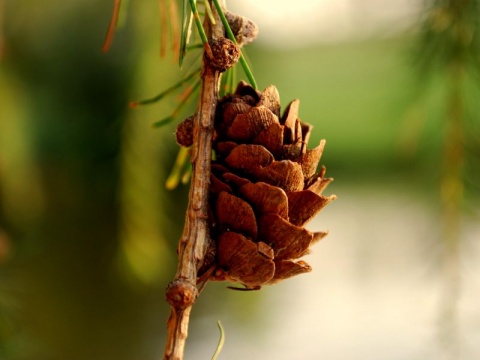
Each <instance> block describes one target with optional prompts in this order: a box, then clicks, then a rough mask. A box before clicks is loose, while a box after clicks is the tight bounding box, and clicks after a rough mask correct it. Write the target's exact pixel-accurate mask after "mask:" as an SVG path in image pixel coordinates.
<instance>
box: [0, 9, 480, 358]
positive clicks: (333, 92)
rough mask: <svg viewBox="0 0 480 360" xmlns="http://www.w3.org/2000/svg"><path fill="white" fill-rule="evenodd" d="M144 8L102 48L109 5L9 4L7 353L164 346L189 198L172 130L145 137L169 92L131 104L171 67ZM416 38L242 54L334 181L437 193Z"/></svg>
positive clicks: (433, 94)
mask: <svg viewBox="0 0 480 360" xmlns="http://www.w3.org/2000/svg"><path fill="white" fill-rule="evenodd" d="M154 7H155V4H152V3H151V2H146V1H144V2H131V4H130V9H129V17H128V18H127V22H126V25H125V27H124V28H122V29H121V30H120V31H119V32H118V33H117V34H116V38H115V41H114V44H113V47H112V50H111V51H110V53H108V54H106V55H102V54H101V52H100V49H101V45H102V41H103V36H104V34H105V31H106V27H107V25H108V21H109V17H110V11H111V8H110V4H109V3H108V2H107V3H100V2H96V1H80V0H75V1H68V2H61V1H58V0H47V1H43V2H42V4H41V5H40V4H39V3H38V2H36V1H31V0H30V1H22V2H20V1H8V0H7V1H6V2H5V9H4V13H5V14H6V15H5V21H4V22H5V24H4V25H5V29H4V37H5V52H4V55H3V59H2V60H1V63H0V102H1V106H0V358H1V359H6V360H16V359H28V360H41V359H71V360H75V359H113V358H114V359H117V360H121V359H140V358H141V359H155V358H158V356H159V354H160V353H161V352H162V348H163V341H164V340H163V339H164V331H165V330H164V323H165V321H166V318H167V312H168V311H167V305H166V304H165V303H164V300H163V298H164V295H163V289H164V287H165V285H166V284H167V282H168V281H169V279H170V278H171V277H172V275H173V273H174V271H175V270H174V269H175V265H176V259H175V247H176V242H177V240H178V238H179V236H180V233H181V230H182V227H183V215H184V214H183V213H184V209H185V206H186V197H187V191H188V189H187V188H186V187H180V188H177V189H176V190H173V191H166V190H165V189H164V184H165V181H166V179H167V177H168V174H169V171H170V169H171V167H172V165H173V163H174V160H175V155H176V152H177V147H176V145H175V142H174V137H173V132H174V126H175V125H174V124H172V125H169V126H167V127H164V128H161V129H155V130H154V129H152V128H151V126H150V125H151V124H152V123H153V122H155V121H157V120H159V119H161V118H164V117H165V116H167V114H170V112H171V111H172V109H173V108H174V107H175V105H176V101H177V99H176V98H175V96H174V97H172V98H171V99H169V100H166V101H164V102H162V103H161V104H156V105H152V106H150V107H145V108H138V109H135V110H129V109H128V107H127V104H128V103H129V101H131V100H138V99H141V98H146V97H149V96H151V95H153V94H156V93H159V92H160V91H162V90H164V89H166V88H167V87H168V86H170V85H172V84H173V83H174V82H175V81H176V80H178V79H179V78H180V76H181V74H182V72H181V71H180V70H179V69H177V66H176V59H172V58H168V57H167V58H166V59H159V57H158V41H157V39H158V38H159V35H158V34H157V33H156V30H155V29H157V28H158V26H157V25H158V19H157V17H156V16H157V14H156V11H154V10H153V8H154ZM152 29H153V30H152ZM413 41H414V37H413V36H412V35H411V36H403V37H399V38H396V39H382V40H376V39H372V40H369V41H362V42H354V43H342V44H332V45H324V46H318V47H315V48H309V49H296V50H289V49H288V48H286V49H285V50H273V49H268V48H261V47H258V46H255V45H253V46H251V48H249V52H248V54H249V58H250V60H251V63H252V65H253V72H254V74H255V76H256V79H257V82H258V84H259V87H260V88H265V87H266V86H267V85H269V84H275V85H276V86H277V87H278V89H279V92H280V94H281V98H282V105H283V106H285V105H286V104H287V103H288V102H289V101H290V100H292V99H294V98H300V99H301V108H300V116H301V118H302V120H304V121H306V122H310V123H312V124H313V125H314V126H315V130H314V133H313V137H314V139H313V142H316V141H319V140H320V138H326V139H327V147H326V152H325V154H324V157H323V162H324V163H325V164H326V165H327V168H328V174H329V175H331V176H333V177H335V178H337V180H336V183H338V184H340V185H341V186H342V187H350V186H351V187H355V186H359V185H361V186H371V187H382V186H383V185H384V184H385V183H388V182H401V183H402V182H403V183H405V189H406V190H407V189H408V191H417V192H419V193H421V192H423V193H424V194H425V196H426V197H431V198H434V197H435V196H436V194H435V191H436V190H435V186H432V185H437V184H438V176H439V174H440V172H439V166H438V162H439V159H440V155H439V148H440V146H441V141H442V129H441V127H440V126H439V125H438V123H437V121H436V120H435V119H438V118H441V117H442V115H441V114H442V113H443V112H444V107H443V100H442V98H443V95H444V92H445V86H444V85H443V83H442V79H441V78H440V77H439V76H434V77H433V78H431V79H430V80H428V84H423V85H422V86H425V87H427V88H429V89H431V90H432V91H430V92H425V91H421V90H419V88H421V86H419V83H421V81H419V79H416V78H415V72H414V70H413V65H412V64H413V62H412V58H411V56H410V54H411V50H412V48H413V47H412V43H413ZM196 54H197V53H195V55H192V56H196ZM187 57H188V56H187ZM469 81H470V80H469ZM476 84H477V82H476V79H472V80H471V81H470V82H469V83H468V84H467V86H469V87H470V88H471V89H472V91H471V92H470V93H469V94H476V95H469V96H470V98H469V116H470V118H471V119H474V120H471V121H470V122H469V123H470V124H471V125H470V126H471V132H472V133H476V134H478V132H479V126H480V125H479V123H478V121H475V120H477V119H478V105H477V104H476V102H475V101H476V99H477V98H478V87H477V86H476ZM192 111H193V108H190V109H186V110H185V111H184V113H182V116H187V115H189V113H191V112H192ZM479 146H480V144H479V143H478V138H477V142H474V141H472V142H471V145H470V146H469V147H468V149H469V151H470V155H469V157H468V166H469V169H470V170H469V171H468V178H469V182H470V183H471V184H472V185H473V187H472V188H474V187H475V186H478V185H479V183H478V175H479V174H478V172H479V169H480V165H479V160H478V159H479V154H480V151H479ZM330 191H331V192H335V184H333V186H332V189H331V190H330ZM474 193H475V192H472V194H474ZM340 196H341V194H340ZM215 289H218V290H219V291H215ZM234 296H237V294H236V293H235V294H234V295H232V294H231V293H230V292H226V291H225V290H224V286H223V285H218V284H216V285H214V286H211V287H209V288H208V289H207V291H206V292H205V293H204V294H202V299H201V300H200V301H199V304H198V308H197V309H198V310H196V311H197V312H196V314H198V316H201V315H202V314H205V313H207V312H208V311H211V310H212V308H214V309H217V310H219V309H222V308H223V307H226V306H227V304H229V302H230V301H231V299H232V298H233V297H234ZM242 296H243V295H242ZM260 296H261V295H260V294H253V295H251V296H250V299H254V300H253V301H252V302H251V303H250V304H249V305H248V306H247V307H242V310H241V311H238V312H237V313H238V314H237V315H238V316H239V317H242V316H244V315H245V312H250V311H251V312H255V301H258V299H259V298H260ZM196 316H197V315H196ZM194 326H195V325H194ZM191 336H192V338H193V340H192V341H193V342H194V341H195V335H194V334H193V332H192V335H191ZM227 336H228V334H227ZM213 342H215V341H213Z"/></svg>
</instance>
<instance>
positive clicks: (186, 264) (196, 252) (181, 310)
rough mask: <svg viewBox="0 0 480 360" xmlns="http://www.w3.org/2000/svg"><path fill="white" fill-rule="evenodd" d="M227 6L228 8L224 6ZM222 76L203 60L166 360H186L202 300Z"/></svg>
mask: <svg viewBox="0 0 480 360" xmlns="http://www.w3.org/2000/svg"><path fill="white" fill-rule="evenodd" d="M223 5H224V4H223ZM215 17H216V19H217V21H216V24H215V25H212V24H211V23H210V22H209V20H208V17H207V18H206V20H205V30H206V34H207V36H208V40H209V41H211V40H212V39H215V38H218V37H221V36H223V26H222V24H221V22H220V20H218V14H217V13H216V12H215ZM220 76H221V74H220V72H219V71H218V70H216V69H215V68H214V67H212V66H211V63H210V59H209V57H208V56H206V55H205V52H204V57H203V68H202V74H201V78H202V86H201V90H200V100H199V106H198V109H197V114H196V116H195V117H194V124H193V145H192V153H191V163H192V167H193V171H192V180H191V184H190V193H189V202H188V207H187V212H186V217H185V227H184V230H183V234H182V237H181V239H180V242H179V245H178V257H179V261H178V268H177V273H176V275H175V278H174V280H173V281H172V282H171V283H170V284H169V285H168V287H167V290H166V299H167V302H168V303H169V304H170V307H171V312H170V318H169V319H168V323H167V327H168V337H167V343H166V347H165V353H164V357H163V358H164V360H181V359H183V354H184V347H185V341H186V338H187V335H188V323H189V318H190V312H191V310H192V306H193V304H194V302H195V300H196V299H197V297H198V288H197V272H198V269H199V267H200V266H201V264H202V262H203V259H204V256H205V253H206V250H207V248H208V243H209V241H208V237H209V225H208V195H209V188H210V160H211V150H212V135H213V124H214V116H215V109H216V105H217V100H218V89H219V84H220Z"/></svg>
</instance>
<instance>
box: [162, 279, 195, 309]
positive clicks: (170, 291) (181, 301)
mask: <svg viewBox="0 0 480 360" xmlns="http://www.w3.org/2000/svg"><path fill="white" fill-rule="evenodd" d="M197 295H198V291H197V287H196V286H195V285H193V284H191V283H189V282H187V281H186V280H185V279H178V280H174V281H172V282H171V283H170V284H168V286H167V291H166V298H167V302H168V303H169V304H170V305H171V306H172V307H173V308H174V309H176V310H183V309H185V308H187V307H189V306H191V305H192V304H193V303H194V302H195V300H196V299H197Z"/></svg>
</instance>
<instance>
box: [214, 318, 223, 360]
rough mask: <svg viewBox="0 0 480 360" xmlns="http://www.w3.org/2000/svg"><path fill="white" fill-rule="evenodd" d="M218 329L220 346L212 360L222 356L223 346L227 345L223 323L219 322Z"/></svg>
mask: <svg viewBox="0 0 480 360" xmlns="http://www.w3.org/2000/svg"><path fill="white" fill-rule="evenodd" d="M217 325H218V329H219V330H220V339H219V340H218V345H217V349H216V350H215V353H214V354H213V356H212V360H217V359H218V355H220V352H221V351H222V349H223V345H224V344H225V331H224V330H223V327H222V323H221V322H220V320H219V321H217Z"/></svg>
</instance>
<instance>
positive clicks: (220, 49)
mask: <svg viewBox="0 0 480 360" xmlns="http://www.w3.org/2000/svg"><path fill="white" fill-rule="evenodd" d="M210 48H211V50H212V56H211V58H209V59H208V60H209V61H208V63H209V65H210V66H211V67H213V68H214V69H215V70H218V71H220V72H224V71H226V70H228V69H230V68H231V67H233V66H234V65H235V64H236V63H237V62H238V59H240V54H241V53H240V48H239V47H238V45H236V44H235V43H234V42H233V41H231V40H229V39H227V38H224V37H220V38H218V39H212V40H211V41H210Z"/></svg>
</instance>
